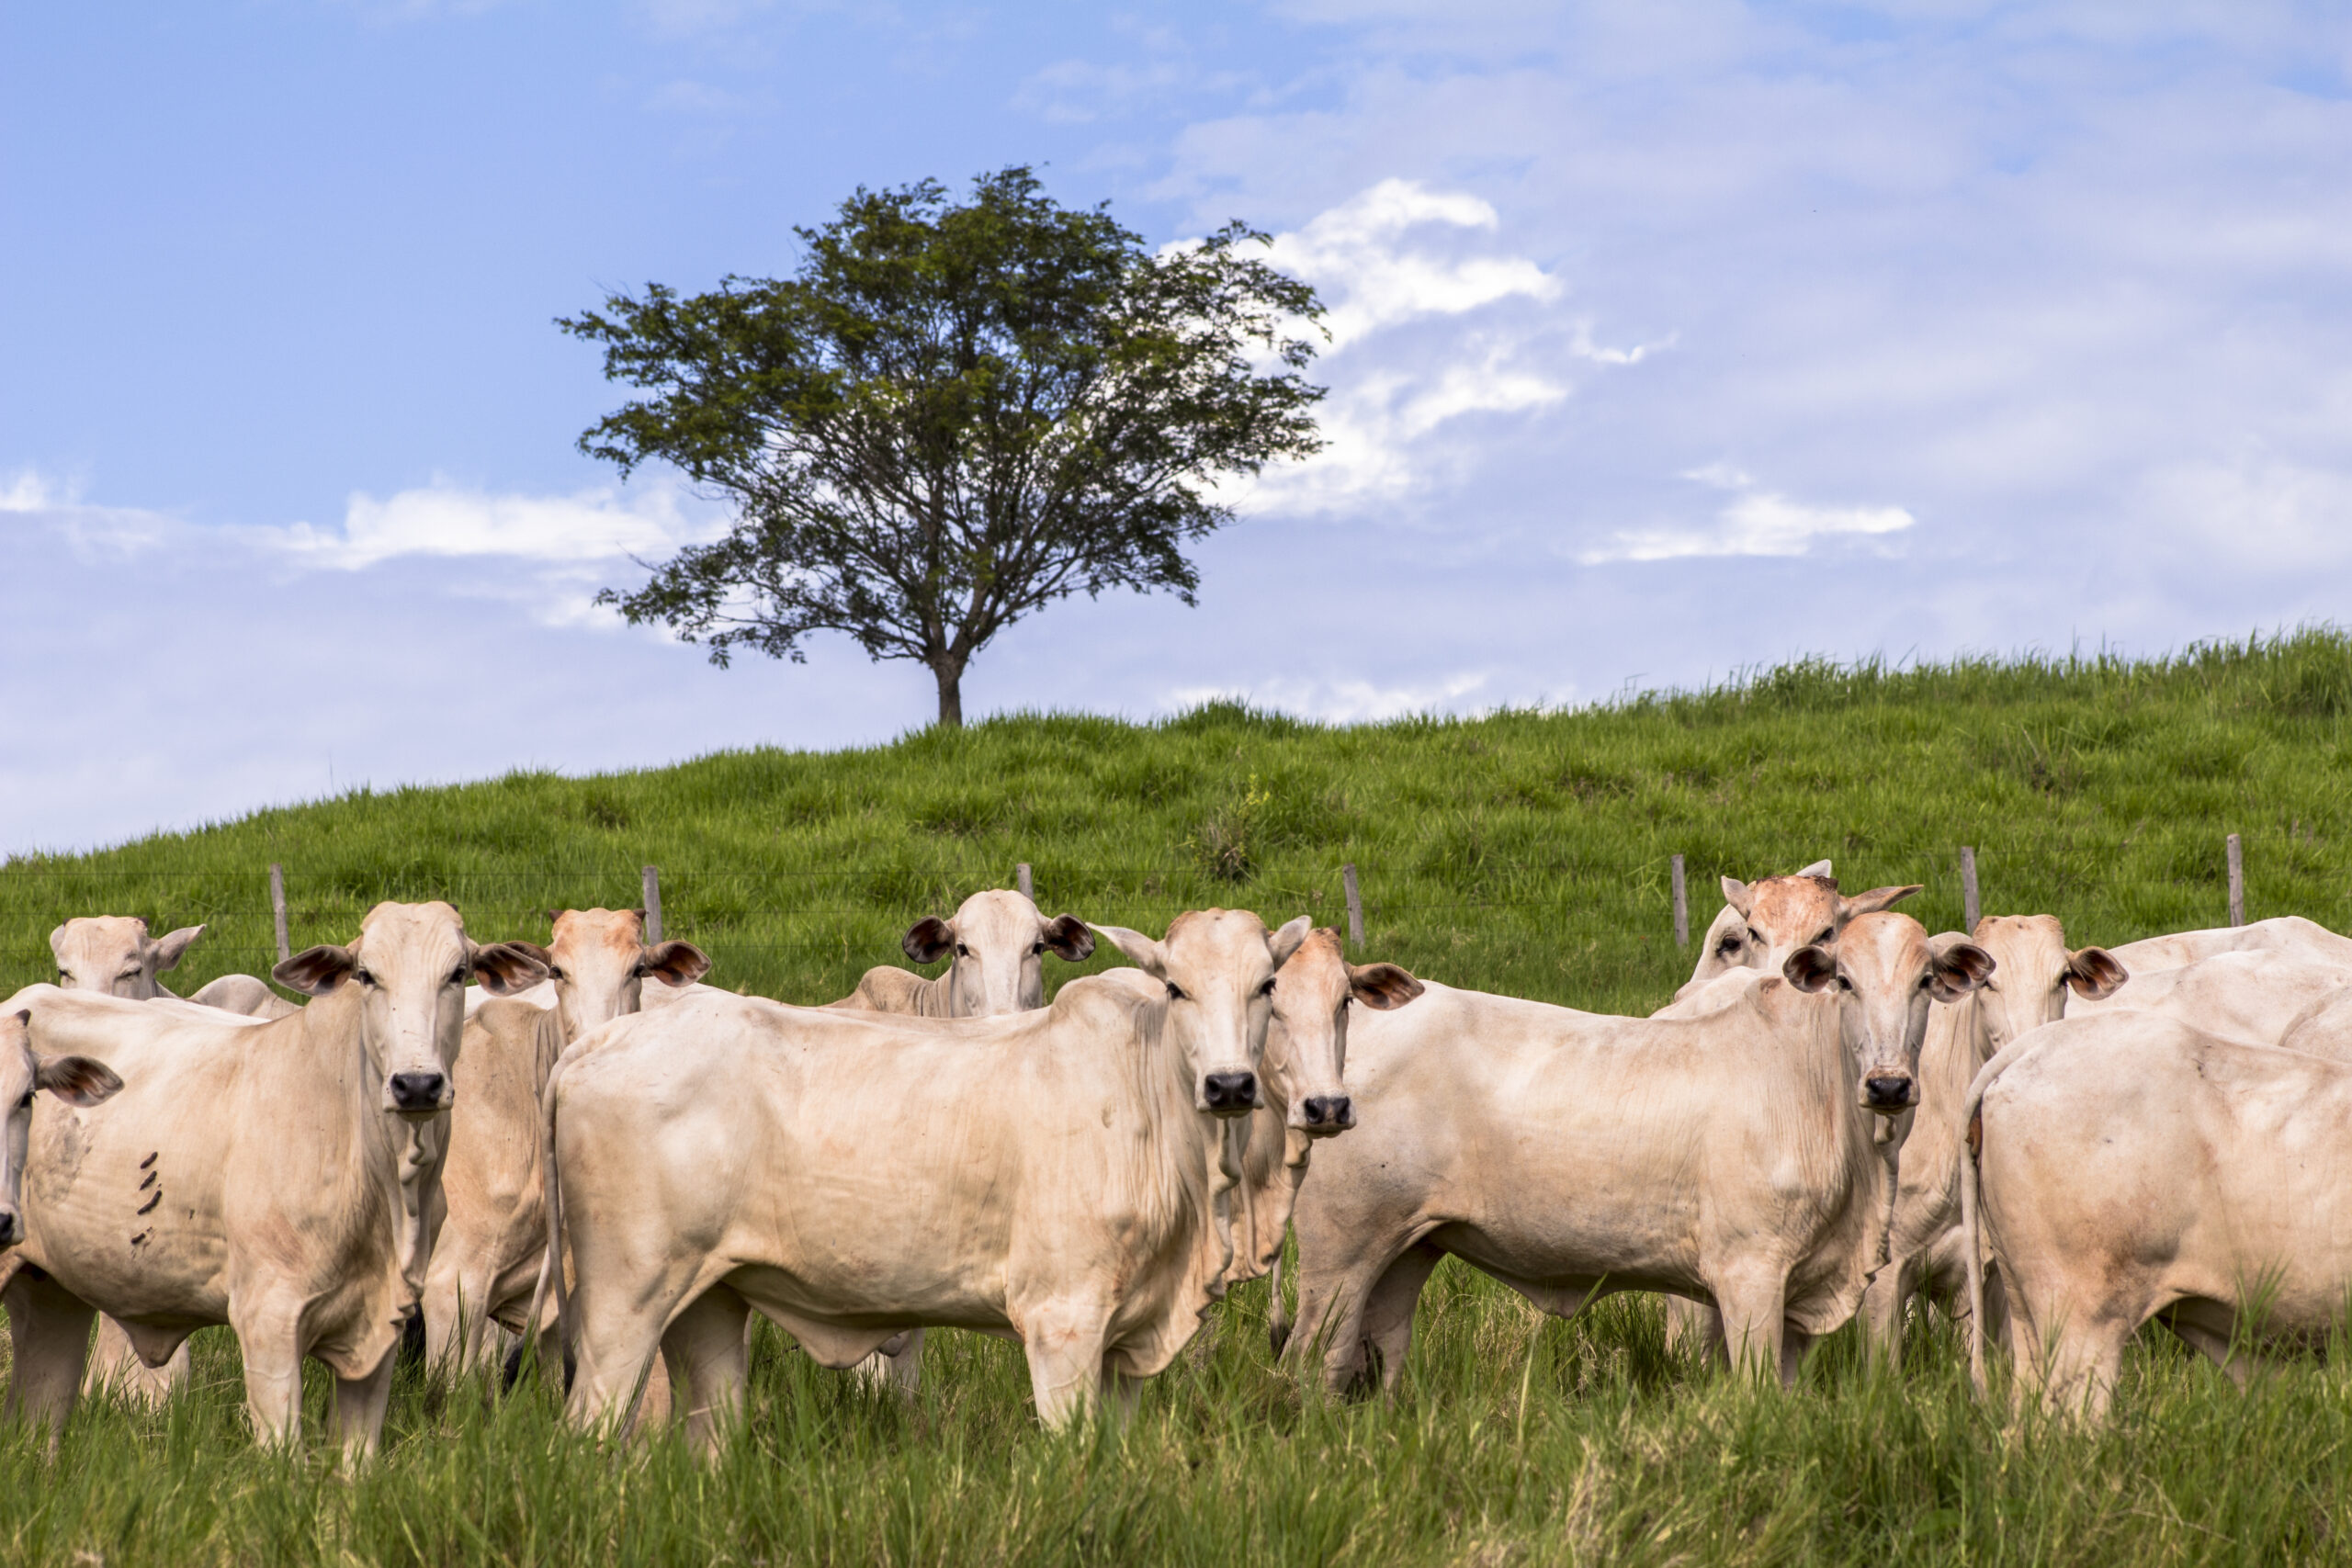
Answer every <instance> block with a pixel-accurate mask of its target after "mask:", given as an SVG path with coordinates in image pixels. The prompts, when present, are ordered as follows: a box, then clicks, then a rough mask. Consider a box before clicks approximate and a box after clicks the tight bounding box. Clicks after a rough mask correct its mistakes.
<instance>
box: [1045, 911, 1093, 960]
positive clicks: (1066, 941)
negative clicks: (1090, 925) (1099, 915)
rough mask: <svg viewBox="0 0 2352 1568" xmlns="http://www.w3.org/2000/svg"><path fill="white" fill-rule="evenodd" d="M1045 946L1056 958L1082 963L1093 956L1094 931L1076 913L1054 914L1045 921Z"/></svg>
mask: <svg viewBox="0 0 2352 1568" xmlns="http://www.w3.org/2000/svg"><path fill="white" fill-rule="evenodd" d="M1046 948H1047V949H1048V950H1049V951H1051V952H1052V953H1053V954H1054V955H1055V956H1056V957H1057V958H1066V959H1068V960H1069V962H1071V963H1072V964H1083V963H1085V962H1086V961H1087V960H1088V959H1090V958H1091V957H1093V956H1094V933H1093V932H1092V931H1088V930H1087V929H1086V922H1085V921H1084V920H1081V919H1079V918H1078V917H1077V916H1076V915H1056V916H1055V917H1054V918H1053V919H1050V920H1047V921H1046Z"/></svg>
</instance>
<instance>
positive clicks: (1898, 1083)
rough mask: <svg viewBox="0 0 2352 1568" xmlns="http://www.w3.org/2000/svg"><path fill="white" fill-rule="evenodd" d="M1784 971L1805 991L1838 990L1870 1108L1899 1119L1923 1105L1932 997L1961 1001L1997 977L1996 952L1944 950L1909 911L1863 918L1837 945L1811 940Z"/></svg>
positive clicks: (1958, 946)
mask: <svg viewBox="0 0 2352 1568" xmlns="http://www.w3.org/2000/svg"><path fill="white" fill-rule="evenodd" d="M1781 973H1782V974H1783V975H1784V976H1787V977H1788V982H1789V984H1790V985H1792V986H1794V987H1796V988H1797V989H1798V990H1800V991H1807V992H1820V991H1830V990H1833V989H1834V991H1835V994H1836V998H1837V1002H1838V1030H1839V1032H1840V1033H1841V1035H1842V1036H1843V1038H1844V1041H1845V1044H1846V1049H1847V1052H1848V1054H1849V1056H1850V1057H1851V1058H1852V1060H1853V1061H1854V1062H1855V1064H1856V1065H1857V1067H1858V1073H1857V1078H1858V1081H1857V1082H1856V1084H1855V1088H1854V1092H1855V1095H1856V1097H1857V1100H1858V1102H1859V1103H1860V1105H1861V1107H1862V1109H1864V1110H1865V1111H1876V1112H1878V1113H1879V1114H1880V1115H1882V1116H1898V1115H1900V1114H1902V1113H1903V1112H1904V1111H1908V1110H1909V1109H1911V1107H1913V1106H1915V1105H1917V1104H1918V1103H1919V1047H1920V1046H1921V1045H1922V1044H1924V1043H1926V1041H1927V1038H1928V1004H1929V1003H1930V1002H1956V1001H1958V1000H1960V998H1962V997H1964V996H1966V995H1967V994H1968V993H1969V992H1971V991H1973V990H1974V989H1975V988H1976V987H1978V986H1981V985H1983V984H1984V983H1985V981H1986V980H1988V979H1990V978H1992V976H1993V955H1992V954H1991V953H1987V952H1985V950H1984V949H1983V948H1981V947H1979V946H1977V945H1976V944H1975V943H1974V942H1949V943H1946V944H1944V945H1943V946H1942V947H1940V948H1939V947H1937V946H1935V945H1933V944H1931V943H1930V942H1928V931H1927V928H1926V927H1925V926H1922V925H1921V924H1920V923H1919V922H1918V921H1917V920H1915V919H1912V918H1911V917H1910V916H1908V915H1887V914H1872V915H1863V916H1860V917H1859V918H1857V919H1853V920H1850V921H1849V922H1848V923H1847V925H1846V928H1845V929H1844V930H1843V931H1840V932H1839V933H1838V939H1837V942H1836V944H1835V945H1834V946H1823V945H1821V944H1819V943H1815V942H1809V943H1807V944H1806V945H1804V946H1803V947H1800V948H1798V949H1797V950H1796V951H1795V952H1794V953H1791V954H1789V956H1788V959H1787V961H1786V962H1785V963H1784V964H1782V965H1781Z"/></svg>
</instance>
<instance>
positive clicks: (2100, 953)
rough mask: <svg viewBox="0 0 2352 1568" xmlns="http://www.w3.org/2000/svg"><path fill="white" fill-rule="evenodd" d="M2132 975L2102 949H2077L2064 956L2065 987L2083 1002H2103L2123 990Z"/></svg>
mask: <svg viewBox="0 0 2352 1568" xmlns="http://www.w3.org/2000/svg"><path fill="white" fill-rule="evenodd" d="M2130 978H2131V971H2130V970H2129V969H2126V968H2124V967H2123V962H2122V960H2120V959H2119V958H2117V957H2116V956H2115V954H2113V953H2109V952H2108V950H2107V949H2105V948H2103V947H2084V948H2077V949H2076V950H2075V951H2074V952H2073V953H2068V954H2067V955H2066V984H2068V985H2069V986H2072V987H2075V995H2076V996H2078V997H2080V998H2083V1000H2085V1001H2086V1002H2103V1001H2105V1000H2107V998H2109V997H2111V996H2113V995H2115V993H2116V992H2118V991H2120V990H2121V989H2122V988H2123V982H2124V981H2126V980H2129V979H2130Z"/></svg>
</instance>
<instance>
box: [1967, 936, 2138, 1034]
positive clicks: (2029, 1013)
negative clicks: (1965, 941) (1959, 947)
mask: <svg viewBox="0 0 2352 1568" xmlns="http://www.w3.org/2000/svg"><path fill="white" fill-rule="evenodd" d="M1941 940H1942V939H1939V941H1941ZM1972 940H1973V941H1974V942H1975V943H1976V945H1977V946H1979V947H1981V948H1983V949H1984V950H1985V952H1987V953H1991V954H1992V955H1993V962H1994V964H1995V969H1994V972H1993V975H1992V976H1991V977H1990V978H1988V979H1987V980H1985V983H1984V984H1983V985H1981V986H1979V987H1977V988H1976V991H1975V993H1974V994H1975V997H1976V1021H1977V1027H1978V1029H1979V1030H1980V1031H1981V1032H1982V1033H1983V1036H1984V1038H1983V1040H1982V1042H1981V1043H1980V1048H1981V1049H1982V1050H1983V1051H1984V1052H1985V1055H1987V1056H1988V1057H1989V1056H1991V1055H1993V1054H1995V1053H1996V1052H1998V1051H1999V1050H2000V1049H2001V1048H2002V1047H2003V1046H2005V1045H2007V1044H2008V1043H2009V1042H2011V1041H2012V1040H2015V1039H2017V1038H2018V1037H2019V1036H2020V1035H2023V1034H2026V1033H2028V1032H2031V1031H2033V1030H2036V1029H2039V1028H2041V1026H2042V1025H2043V1024H2045V1023H2054V1022H2056V1021H2058V1020H2060V1019H2062V1018H2064V1017H2065V1016H2066V993H2067V992H2068V991H2069V990H2072V991H2073V992H2075V994H2076V995H2078V996H2080V997H2082V998H2084V999H2086V1000H2087V1001H2101V1000H2104V999H2105V998H2109V997H2111V996H2113V995H2114V994H2115V992H2116V990H2117V989H2118V988H2119V987H2121V986H2122V984H2123V982H2124V981H2126V980H2128V979H2130V978H2131V976H2130V975H2129V974H2128V973H2127V972H2126V971H2125V970H2124V967H2123V965H2122V964H2120V963H2118V962H2117V961H2116V958H2115V955H2114V954H2113V953H2109V952H2108V951H2107V950H2106V949H2105V948H2103V947H2085V948H2077V949H2075V951H2073V952H2071V953H2070V952H2068V951H2067V948H2066V930H2065V928H2064V926H2062V925H2060V924H2059V922H2058V918H2057V917H2056V916H2055V915H1987V916H1985V918H1984V919H1981V920H1979V921H1977V922H1976V930H1975V931H1974V933H1973V939H1972Z"/></svg>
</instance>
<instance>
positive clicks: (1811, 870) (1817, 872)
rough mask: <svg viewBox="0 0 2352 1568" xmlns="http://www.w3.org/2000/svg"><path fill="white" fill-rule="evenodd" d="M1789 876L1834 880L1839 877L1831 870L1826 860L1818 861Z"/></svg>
mask: <svg viewBox="0 0 2352 1568" xmlns="http://www.w3.org/2000/svg"><path fill="white" fill-rule="evenodd" d="M1790 875H1792V876H1826V877H1829V878H1831V879H1832V880H1835V879H1836V877H1837V875H1838V874H1837V873H1836V872H1834V871H1832V870H1830V869H1829V863H1828V862H1827V861H1826V860H1817V861H1815V862H1814V863H1812V864H1811V865H1809V866H1806V867H1805V868H1804V870H1803V871H1794V872H1791V873H1790Z"/></svg>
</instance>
